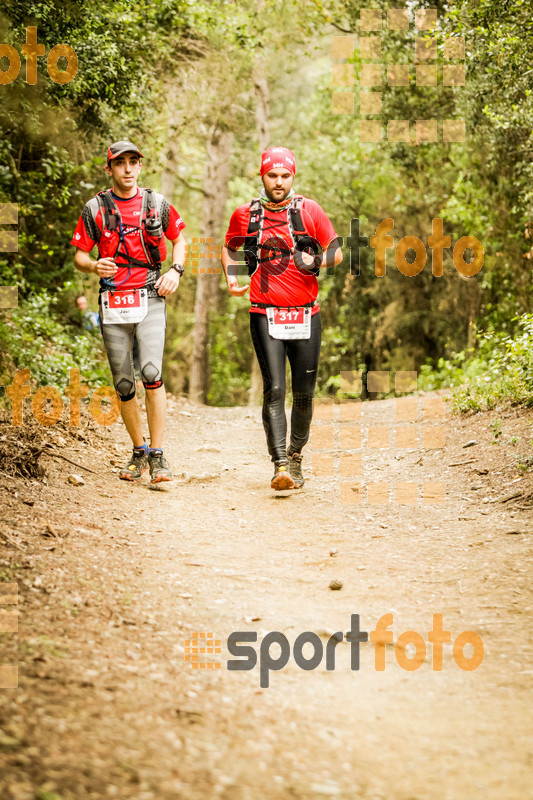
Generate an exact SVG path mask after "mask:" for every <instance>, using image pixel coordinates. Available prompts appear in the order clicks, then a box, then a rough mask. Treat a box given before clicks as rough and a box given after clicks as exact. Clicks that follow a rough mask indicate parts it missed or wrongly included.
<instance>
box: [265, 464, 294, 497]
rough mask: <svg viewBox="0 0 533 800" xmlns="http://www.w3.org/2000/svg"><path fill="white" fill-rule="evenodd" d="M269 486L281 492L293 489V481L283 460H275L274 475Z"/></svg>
mask: <svg viewBox="0 0 533 800" xmlns="http://www.w3.org/2000/svg"><path fill="white" fill-rule="evenodd" d="M270 487H271V489H275V490H276V491H277V492H283V491H285V490H286V489H294V481H293V479H292V478H291V474H290V472H289V468H288V466H287V464H286V463H285V462H283V461H280V462H278V461H276V471H275V472H274V477H273V478H272V480H271V481H270Z"/></svg>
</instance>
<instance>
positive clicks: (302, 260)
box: [291, 247, 322, 274]
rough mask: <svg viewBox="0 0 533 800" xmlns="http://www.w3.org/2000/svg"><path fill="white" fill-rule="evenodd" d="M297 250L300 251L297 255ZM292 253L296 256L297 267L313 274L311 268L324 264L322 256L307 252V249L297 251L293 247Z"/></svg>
mask: <svg viewBox="0 0 533 800" xmlns="http://www.w3.org/2000/svg"><path fill="white" fill-rule="evenodd" d="M296 252H297V253H298V255H297V256H296ZM291 253H292V255H293V257H294V261H295V264H296V268H297V269H299V270H301V271H302V272H305V273H309V274H311V272H310V270H313V269H316V267H320V266H321V264H322V258H321V257H320V256H317V255H316V254H313V253H306V252H305V250H298V251H295V250H294V248H293V247H291ZM295 256H296V257H295ZM317 262H318V263H317Z"/></svg>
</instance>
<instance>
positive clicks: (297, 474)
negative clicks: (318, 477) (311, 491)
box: [289, 453, 305, 489]
mask: <svg viewBox="0 0 533 800" xmlns="http://www.w3.org/2000/svg"><path fill="white" fill-rule="evenodd" d="M302 459H303V456H301V455H300V453H292V455H289V472H290V473H291V478H292V479H293V481H294V488H295V489H301V488H302V486H303V485H304V483H305V478H304V476H303V472H302Z"/></svg>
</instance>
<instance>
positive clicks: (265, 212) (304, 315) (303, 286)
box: [222, 147, 342, 491]
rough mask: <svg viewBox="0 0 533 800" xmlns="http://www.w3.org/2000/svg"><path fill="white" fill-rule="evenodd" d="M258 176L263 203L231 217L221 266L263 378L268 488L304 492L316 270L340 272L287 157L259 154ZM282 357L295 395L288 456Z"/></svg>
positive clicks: (325, 229)
mask: <svg viewBox="0 0 533 800" xmlns="http://www.w3.org/2000/svg"><path fill="white" fill-rule="evenodd" d="M260 174H261V179H262V181H263V190H262V192H261V196H260V197H259V198H256V199H255V200H252V201H251V202H250V203H246V204H244V205H242V206H239V208H237V209H236V211H234V213H233V215H232V217H231V220H230V224H229V228H228V231H227V233H226V239H225V246H224V247H223V249H222V266H223V268H224V272H225V275H226V280H227V283H228V290H229V293H230V294H232V295H234V296H236V297H241V296H243V295H244V294H245V293H246V291H247V290H248V288H250V300H251V308H250V331H251V335H252V342H253V345H254V348H255V352H256V355H257V359H258V361H259V366H260V368H261V374H262V376H263V425H264V428H265V432H266V437H267V446H268V452H269V454H270V457H271V459H272V461H273V462H274V465H275V467H274V476H273V478H272V480H271V484H270V485H271V487H272V488H273V489H276V490H278V491H280V490H285V489H299V488H301V487H302V486H303V485H304V477H303V474H302V449H303V447H304V445H305V444H306V443H307V441H308V439H309V428H310V426H311V419H312V416H313V397H314V392H315V383H316V376H317V369H318V358H319V354H320V340H321V327H320V308H319V306H318V303H317V302H316V298H317V294H318V281H317V278H316V276H317V274H318V272H319V271H320V269H321V268H322V267H326V266H328V267H331V266H335V265H337V264H340V262H341V261H342V251H341V249H340V247H339V243H338V242H339V240H338V237H337V234H336V233H335V229H334V228H333V225H332V224H331V222H330V220H329V218H328V217H327V215H326V213H325V212H324V210H323V209H322V208H321V207H320V206H319V204H318V203H316V202H315V201H314V200H311V199H309V198H307V197H303V196H302V195H298V194H295V192H294V189H293V188H292V184H293V181H294V176H295V174H296V162H295V158H294V154H293V153H292V151H291V150H288V149H287V148H285V147H271V148H269V149H268V150H265V152H264V153H263V155H262V158H261V170H260ZM241 247H242V248H243V250H244V258H245V261H246V264H247V265H248V274H249V276H250V277H251V282H250V287H248V286H239V282H238V280H237V277H236V276H237V274H238V271H239V270H238V266H237V265H238V264H239V263H242V262H241V261H240V260H239V258H238V256H237V251H238V250H239V248H241ZM287 357H288V359H289V364H290V368H291V379H292V394H293V405H292V411H291V431H290V441H289V447H288V449H287V420H286V417H285V391H286V387H285V364H286V359H287Z"/></svg>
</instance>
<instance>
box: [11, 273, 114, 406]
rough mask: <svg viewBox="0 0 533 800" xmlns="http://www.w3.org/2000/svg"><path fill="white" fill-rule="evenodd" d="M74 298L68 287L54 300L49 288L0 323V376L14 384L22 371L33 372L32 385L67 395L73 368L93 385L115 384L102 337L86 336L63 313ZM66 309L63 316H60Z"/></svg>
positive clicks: (83, 331) (13, 311)
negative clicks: (50, 387) (70, 372)
mask: <svg viewBox="0 0 533 800" xmlns="http://www.w3.org/2000/svg"><path fill="white" fill-rule="evenodd" d="M73 302H74V295H73V293H72V290H71V287H70V285H69V284H67V285H66V286H65V287H64V288H63V289H62V290H61V291H59V292H57V293H56V294H55V295H52V294H51V293H50V292H48V291H47V290H46V289H43V290H41V291H40V292H39V293H34V294H31V295H29V296H28V298H26V299H25V300H23V301H22V302H21V303H20V305H19V306H18V307H17V308H14V309H13V310H11V311H10V312H9V313H6V314H5V315H4V316H2V318H0V352H1V357H0V377H1V379H2V382H3V383H10V382H11V380H12V378H13V375H14V374H15V372H17V371H18V370H22V369H30V370H31V377H32V380H33V382H34V383H35V384H36V385H37V386H39V385H54V386H56V388H58V389H59V390H60V391H63V389H64V387H65V385H66V383H67V380H68V374H69V372H68V371H69V369H70V368H71V367H72V368H76V369H79V370H80V380H81V381H82V382H83V383H85V384H88V385H90V386H103V385H112V380H111V376H110V373H109V369H108V366H107V359H106V357H105V353H104V350H103V347H102V344H101V340H100V336H99V334H98V333H88V332H86V331H85V330H84V329H83V328H82V327H81V324H79V325H76V324H75V317H74V315H73V317H72V318H70V319H69V317H68V316H67V314H66V313H65V308H66V306H67V305H69V306H70V305H73ZM61 309H63V312H61Z"/></svg>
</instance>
